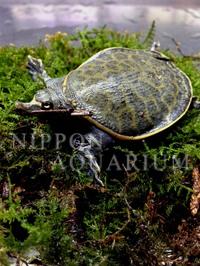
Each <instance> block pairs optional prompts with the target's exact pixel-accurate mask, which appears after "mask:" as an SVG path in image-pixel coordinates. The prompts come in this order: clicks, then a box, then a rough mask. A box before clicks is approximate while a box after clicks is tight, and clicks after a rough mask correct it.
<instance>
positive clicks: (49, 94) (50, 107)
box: [15, 88, 73, 114]
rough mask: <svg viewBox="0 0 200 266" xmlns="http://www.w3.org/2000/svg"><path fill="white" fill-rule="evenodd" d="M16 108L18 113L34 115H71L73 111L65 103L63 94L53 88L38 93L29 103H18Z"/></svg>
mask: <svg viewBox="0 0 200 266" xmlns="http://www.w3.org/2000/svg"><path fill="white" fill-rule="evenodd" d="M15 107H16V110H18V111H24V112H28V113H32V114H39V113H47V112H55V113H56V112H62V111H63V112H66V113H67V112H69V113H70V112H72V111H73V109H72V107H71V106H70V105H69V104H67V103H66V102H65V100H64V96H63V95H62V93H61V92H59V91H55V89H51V88H46V89H43V90H39V91H37V92H36V94H35V95H34V97H33V99H32V100H31V101H30V102H28V103H24V102H20V101H17V102H16V103H15Z"/></svg>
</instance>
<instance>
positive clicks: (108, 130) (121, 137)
mask: <svg viewBox="0 0 200 266" xmlns="http://www.w3.org/2000/svg"><path fill="white" fill-rule="evenodd" d="M118 48H123V49H127V50H134V49H131V48H127V47H110V48H106V49H103V50H101V51H99V52H97V53H96V54H94V55H93V56H96V55H98V54H99V53H101V52H102V51H106V50H112V49H118ZM141 50H142V49H141ZM149 52H151V51H149ZM158 53H159V54H161V55H163V56H164V57H166V56H165V55H164V54H162V53H160V52H158ZM93 56H92V57H93ZM90 59H91V57H90V58H88V59H87V60H86V61H85V62H83V63H82V64H81V65H80V66H78V67H77V68H76V69H78V68H79V67H81V66H83V65H84V64H86V63H87V62H88V61H89V60H90ZM177 68H178V67H177ZM76 69H75V70H76ZM178 69H179V71H180V72H181V73H182V74H183V75H184V76H185V78H186V79H187V80H188V83H189V87H190V92H191V96H190V100H189V102H188V105H187V107H186V108H185V111H184V112H182V113H181V114H180V115H179V117H177V119H175V120H173V121H172V122H171V123H169V124H168V125H166V126H165V127H161V128H159V129H158V130H154V131H152V132H149V133H144V134H141V135H137V136H127V135H123V134H119V133H116V132H115V131H113V130H112V129H109V128H108V127H105V126H104V125H102V124H101V123H99V122H98V121H96V120H95V119H93V118H92V117H90V116H83V118H84V119H86V120H87V121H89V122H90V123H92V124H93V125H95V126H96V127H97V128H99V129H101V130H103V131H104V132H106V133H108V134H109V135H111V136H113V137H114V138H117V139H119V140H142V139H145V138H148V137H151V136H153V135H156V134H158V133H160V132H162V131H164V130H165V129H167V128H169V127H171V126H172V125H174V124H175V123H176V122H177V121H179V120H180V119H181V118H182V117H183V116H184V115H185V114H186V113H187V111H188V109H189V107H190V105H191V102H192V97H193V88H192V83H191V80H190V79H189V77H188V76H187V75H186V74H185V73H184V72H183V71H182V70H181V69H180V68H178ZM72 71H74V70H72ZM70 73H71V71H70V72H69V73H68V74H67V75H66V77H65V78H64V81H63V91H64V92H65V90H67V80H68V77H69V74H70Z"/></svg>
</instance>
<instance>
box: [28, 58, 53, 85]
mask: <svg viewBox="0 0 200 266" xmlns="http://www.w3.org/2000/svg"><path fill="white" fill-rule="evenodd" d="M27 68H28V71H29V73H30V75H31V76H32V78H33V80H36V79H37V78H38V77H39V78H40V79H42V80H43V81H44V83H45V84H46V83H47V81H48V80H50V79H51V77H49V76H48V74H47V72H46V70H45V69H44V66H43V63H42V60H41V59H37V58H34V57H32V56H31V55H28V64H27Z"/></svg>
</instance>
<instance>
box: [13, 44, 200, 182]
mask: <svg viewBox="0 0 200 266" xmlns="http://www.w3.org/2000/svg"><path fill="white" fill-rule="evenodd" d="M154 48H155V45H154V47H152V49H150V50H142V49H141V50H140V49H131V48H126V47H110V48H106V49H103V50H101V51H99V52H98V53H96V54H94V55H93V56H92V57H90V58H89V59H88V60H86V61H85V62H83V63H82V64H81V65H80V66H79V67H77V68H76V69H75V70H72V71H70V72H69V73H68V74H66V76H64V77H61V78H51V77H50V76H49V75H48V74H47V72H46V70H45V69H44V66H43V63H42V60H41V59H37V58H34V57H32V56H30V55H29V56H28V65H27V66H28V69H29V72H30V74H31V75H32V77H33V78H34V79H35V78H37V77H40V78H41V79H42V80H43V81H44V84H45V88H44V89H42V90H39V91H37V92H36V94H35V95H34V97H33V99H32V101H31V102H29V103H23V102H20V101H18V102H16V108H17V110H23V111H26V112H28V113H31V114H40V113H60V112H63V113H67V114H68V116H67V117H69V118H70V119H72V118H73V116H78V117H80V118H81V119H84V120H87V121H88V122H89V123H88V125H89V127H90V128H89V132H87V133H86V134H85V135H84V141H82V142H81V143H79V145H77V147H76V149H77V151H78V152H79V153H80V154H82V155H83V156H84V158H85V159H86V160H87V161H88V162H89V165H90V168H91V169H92V172H93V175H94V180H96V181H97V182H98V183H99V184H100V185H102V186H103V185H104V184H103V182H102V180H101V179H100V170H101V169H100V166H99V164H98V163H97V159H96V156H95V147H94V146H95V145H91V140H92V141H93V143H98V144H101V146H102V147H103V149H104V148H105V147H107V146H108V145H109V144H110V143H114V142H115V140H124V141H135V140H143V139H145V138H148V137H150V136H153V135H155V134H158V133H159V132H161V131H163V130H165V129H167V128H169V127H170V126H172V125H173V124H175V123H176V122H177V121H178V120H179V119H181V118H182V117H183V116H184V114H185V113H186V112H187V111H188V109H189V107H190V105H191V103H192V102H193V103H194V106H196V107H197V108H199V107H200V103H199V102H198V101H197V99H195V100H193V99H194V97H193V92H192V84H191V81H190V79H189V77H188V76H187V75H186V74H185V73H184V72H183V71H181V70H180V69H179V68H178V67H176V66H175V64H174V63H173V62H172V61H171V60H170V59H169V58H168V57H166V56H165V55H164V54H163V53H161V52H160V51H158V50H156V49H154ZM97 146H98V145H97Z"/></svg>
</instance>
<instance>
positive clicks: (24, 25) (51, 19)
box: [0, 0, 200, 54]
mask: <svg viewBox="0 0 200 266" xmlns="http://www.w3.org/2000/svg"><path fill="white" fill-rule="evenodd" d="M153 20H155V21H156V28H157V33H156V40H159V41H160V43H161V46H162V47H163V48H170V49H173V50H175V47H176V46H175V44H174V42H173V41H172V39H173V38H174V39H175V40H176V41H177V42H180V44H181V48H182V51H183V52H184V53H185V54H192V53H196V52H199V51H200V0H190V1H188V0H154V1H153V0H102V1H101V0H72V1H71V0H32V1H26V0H0V45H1V46H2V45H6V44H9V43H14V44H16V45H30V44H33V45H34V44H37V43H38V41H39V40H40V39H41V38H43V37H44V35H45V34H46V33H54V32H56V31H64V32H69V33H72V32H74V31H75V30H77V28H78V29H81V28H83V27H85V26H88V27H89V28H93V27H100V26H104V25H107V26H108V27H111V28H113V29H116V30H119V31H124V30H126V31H129V32H132V31H134V32H135V31H140V32H143V33H145V32H147V30H148V28H149V27H150V25H151V23H152V21H153Z"/></svg>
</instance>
